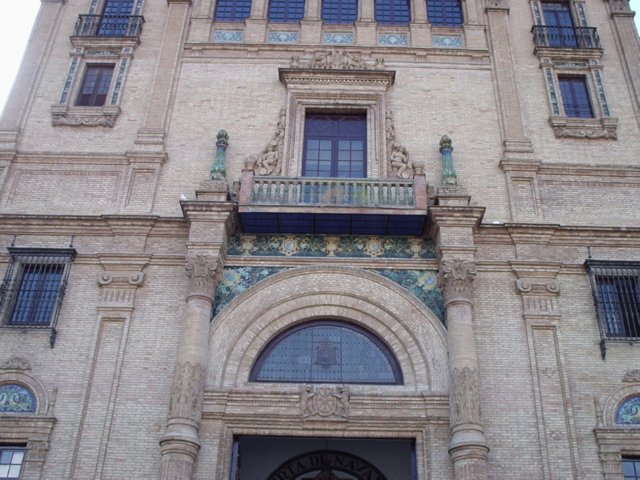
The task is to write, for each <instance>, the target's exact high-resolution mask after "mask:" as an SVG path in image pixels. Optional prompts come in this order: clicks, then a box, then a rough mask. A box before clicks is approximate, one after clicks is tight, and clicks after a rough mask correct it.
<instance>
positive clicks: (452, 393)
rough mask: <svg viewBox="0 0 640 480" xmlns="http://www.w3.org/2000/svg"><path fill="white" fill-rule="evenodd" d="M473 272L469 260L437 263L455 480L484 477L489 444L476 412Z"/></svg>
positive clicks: (450, 450)
mask: <svg viewBox="0 0 640 480" xmlns="http://www.w3.org/2000/svg"><path fill="white" fill-rule="evenodd" d="M475 275H476V266H475V263H474V262H473V261H472V260H465V259H462V258H444V259H443V260H442V261H441V263H440V284H441V287H442V289H443V293H444V299H445V310H446V315H447V337H448V346H449V378H450V384H449V403H450V407H449V410H450V423H451V442H450V444H449V454H450V455H451V459H452V460H453V469H454V478H455V479H456V480H484V479H486V478H487V454H488V453H489V448H488V446H487V443H486V441H485V438H484V432H483V429H482V418H481V415H480V380H479V376H478V356H477V354H476V346H475V338H474V331H473V288H472V284H473V280H474V278H475Z"/></svg>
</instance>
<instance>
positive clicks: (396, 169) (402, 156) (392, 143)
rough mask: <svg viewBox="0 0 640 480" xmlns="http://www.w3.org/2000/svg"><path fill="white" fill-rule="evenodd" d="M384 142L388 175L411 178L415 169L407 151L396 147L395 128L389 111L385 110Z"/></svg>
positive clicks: (401, 147) (398, 146)
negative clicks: (385, 143) (385, 144)
mask: <svg viewBox="0 0 640 480" xmlns="http://www.w3.org/2000/svg"><path fill="white" fill-rule="evenodd" d="M385 140H386V142H387V159H388V162H389V173H390V175H391V176H392V177H396V178H413V175H414V174H415V168H414V165H413V162H412V161H411V159H410V158H409V152H407V149H406V148H404V147H403V146H400V145H398V143H397V141H396V127H395V125H394V121H393V112H392V111H391V110H387V113H386V114H385Z"/></svg>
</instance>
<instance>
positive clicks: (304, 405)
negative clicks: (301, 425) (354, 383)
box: [300, 385, 350, 420]
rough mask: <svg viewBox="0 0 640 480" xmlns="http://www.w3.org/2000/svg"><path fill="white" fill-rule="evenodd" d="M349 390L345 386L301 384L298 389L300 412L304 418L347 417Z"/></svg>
mask: <svg viewBox="0 0 640 480" xmlns="http://www.w3.org/2000/svg"><path fill="white" fill-rule="evenodd" d="M349 400H350V392H349V389H348V388H347V387H340V386H338V387H333V388H332V387H317V386H314V385H303V386H302V387H301V390H300V414H301V416H302V418H303V420H305V419H315V420H317V419H331V418H333V419H336V418H337V419H347V418H348V417H349Z"/></svg>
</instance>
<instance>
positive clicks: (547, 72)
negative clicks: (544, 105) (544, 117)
mask: <svg viewBox="0 0 640 480" xmlns="http://www.w3.org/2000/svg"><path fill="white" fill-rule="evenodd" d="M544 73H545V76H546V79H547V88H548V89H549V96H550V97H551V109H552V111H553V114H554V115H560V107H559V106H558V96H557V95H556V87H555V86H554V84H553V73H551V69H550V68H545V69H544Z"/></svg>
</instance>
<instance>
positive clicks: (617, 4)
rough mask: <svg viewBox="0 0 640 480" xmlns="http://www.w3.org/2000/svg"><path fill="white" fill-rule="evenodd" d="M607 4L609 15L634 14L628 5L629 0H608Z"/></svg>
mask: <svg viewBox="0 0 640 480" xmlns="http://www.w3.org/2000/svg"><path fill="white" fill-rule="evenodd" d="M609 5H610V6H611V16H614V15H621V16H632V17H633V16H634V15H635V13H634V12H633V11H632V10H631V7H630V6H629V0H609Z"/></svg>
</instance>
